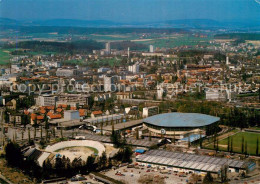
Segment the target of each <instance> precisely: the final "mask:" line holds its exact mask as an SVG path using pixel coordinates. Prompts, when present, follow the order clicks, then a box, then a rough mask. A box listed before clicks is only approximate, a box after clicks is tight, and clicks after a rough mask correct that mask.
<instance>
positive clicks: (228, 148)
mask: <svg viewBox="0 0 260 184" xmlns="http://www.w3.org/2000/svg"><path fill="white" fill-rule="evenodd" d="M227 151H228V152H229V151H230V137H229V136H228V145H227Z"/></svg>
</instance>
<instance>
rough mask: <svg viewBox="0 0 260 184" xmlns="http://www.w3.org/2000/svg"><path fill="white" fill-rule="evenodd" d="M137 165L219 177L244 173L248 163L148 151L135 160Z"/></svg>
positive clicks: (162, 151) (161, 151) (178, 153)
mask: <svg viewBox="0 0 260 184" xmlns="http://www.w3.org/2000/svg"><path fill="white" fill-rule="evenodd" d="M136 160H137V162H138V163H140V164H141V163H142V164H146V165H151V166H160V167H162V166H164V167H166V168H167V169H169V170H173V171H178V172H197V173H201V174H206V173H207V172H210V173H212V174H215V175H216V177H219V176H220V174H221V173H223V170H225V169H229V172H243V171H246V170H247V168H248V166H249V163H247V162H244V161H240V160H239V161H238V160H233V159H227V158H217V157H210V156H204V155H194V154H188V153H180V152H170V151H165V150H150V151H148V152H147V153H146V154H143V155H139V156H137V158H136Z"/></svg>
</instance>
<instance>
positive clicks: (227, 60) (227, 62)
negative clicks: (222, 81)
mask: <svg viewBox="0 0 260 184" xmlns="http://www.w3.org/2000/svg"><path fill="white" fill-rule="evenodd" d="M226 65H229V57H228V56H227V57H226Z"/></svg>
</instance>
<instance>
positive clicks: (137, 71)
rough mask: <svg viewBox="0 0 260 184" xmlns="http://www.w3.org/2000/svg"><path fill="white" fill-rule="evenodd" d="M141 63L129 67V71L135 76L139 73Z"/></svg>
mask: <svg viewBox="0 0 260 184" xmlns="http://www.w3.org/2000/svg"><path fill="white" fill-rule="evenodd" d="M139 67H140V66H139V63H135V64H134V65H132V66H131V65H130V66H128V71H129V72H133V73H134V74H136V73H139Z"/></svg>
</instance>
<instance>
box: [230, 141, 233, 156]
mask: <svg viewBox="0 0 260 184" xmlns="http://www.w3.org/2000/svg"><path fill="white" fill-rule="evenodd" d="M230 152H231V153H232V152H233V137H231V142H230Z"/></svg>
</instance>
